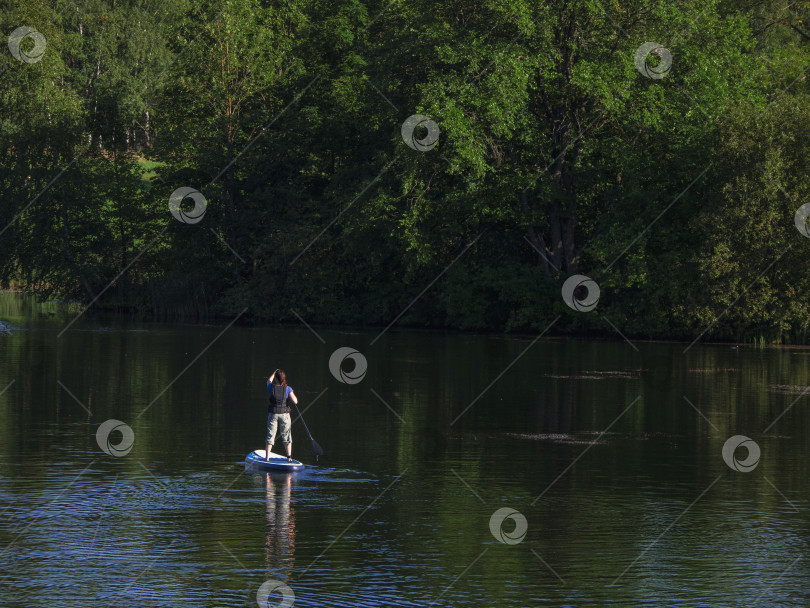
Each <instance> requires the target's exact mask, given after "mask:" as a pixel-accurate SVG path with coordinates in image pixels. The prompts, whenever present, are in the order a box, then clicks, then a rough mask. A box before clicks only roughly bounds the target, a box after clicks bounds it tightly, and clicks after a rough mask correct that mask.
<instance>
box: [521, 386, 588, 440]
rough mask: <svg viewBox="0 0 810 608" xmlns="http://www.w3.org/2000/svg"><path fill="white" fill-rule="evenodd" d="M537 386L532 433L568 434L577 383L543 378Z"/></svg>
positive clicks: (575, 401) (572, 415) (574, 404)
mask: <svg viewBox="0 0 810 608" xmlns="http://www.w3.org/2000/svg"><path fill="white" fill-rule="evenodd" d="M543 380H544V382H541V383H540V385H539V387H538V388H539V391H538V393H537V399H536V406H535V408H534V416H533V418H534V420H533V423H532V427H533V431H534V432H542V433H568V432H570V431H571V421H572V420H573V418H574V410H575V407H576V403H577V393H578V392H579V391H578V390H577V389H578V388H579V385H578V383H577V382H572V381H571V380H560V379H556V378H554V379H551V378H544V379H543Z"/></svg>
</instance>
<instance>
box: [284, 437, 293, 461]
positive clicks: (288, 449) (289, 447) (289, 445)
mask: <svg viewBox="0 0 810 608" xmlns="http://www.w3.org/2000/svg"><path fill="white" fill-rule="evenodd" d="M284 451H285V452H287V462H289V461H290V460H292V441H291V442H290V443H285V444H284Z"/></svg>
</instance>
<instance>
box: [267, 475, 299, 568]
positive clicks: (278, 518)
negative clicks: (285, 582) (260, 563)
mask: <svg viewBox="0 0 810 608" xmlns="http://www.w3.org/2000/svg"><path fill="white" fill-rule="evenodd" d="M264 479H265V484H266V486H265V500H266V505H265V564H266V566H267V573H268V576H270V577H272V578H288V577H290V576H291V575H292V569H293V564H294V562H295V556H294V554H295V512H294V509H293V508H292V507H291V505H290V493H291V490H292V476H291V475H290V474H289V473H282V474H278V473H274V474H270V473H265V474H264Z"/></svg>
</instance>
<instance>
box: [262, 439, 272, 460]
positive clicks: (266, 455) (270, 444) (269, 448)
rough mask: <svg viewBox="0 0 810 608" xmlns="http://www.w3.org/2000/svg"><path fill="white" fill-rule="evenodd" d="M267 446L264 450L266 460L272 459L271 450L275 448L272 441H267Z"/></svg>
mask: <svg viewBox="0 0 810 608" xmlns="http://www.w3.org/2000/svg"><path fill="white" fill-rule="evenodd" d="M265 446H266V447H267V449H266V450H265V452H264V460H265V462H266V461H268V460H270V451H271V450H272V449H273V444H272V443H267V444H265Z"/></svg>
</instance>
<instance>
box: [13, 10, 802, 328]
mask: <svg viewBox="0 0 810 608" xmlns="http://www.w3.org/2000/svg"><path fill="white" fill-rule="evenodd" d="M0 5H2V10H0V20H1V21H2V25H3V29H2V31H3V32H4V33H5V35H8V36H9V44H8V48H9V50H8V52H6V51H5V49H1V50H2V52H0V84H1V85H2V86H1V87H0V108H1V113H0V120H1V121H2V122H1V123H0V125H2V126H1V127H0V137H1V138H2V145H0V230H2V232H1V233H0V262H1V263H0V283H2V285H3V287H5V288H15V289H23V290H29V291H33V292H36V293H38V294H41V296H42V297H43V298H59V299H63V300H70V301H77V302H80V303H82V304H83V305H86V304H88V303H92V304H93V308H94V309H96V310H117V311H122V312H128V313H136V314H140V315H144V316H145V317H147V318H155V319H185V320H197V319H204V318H216V317H223V318H226V317H231V318H233V317H234V316H235V315H236V314H238V313H239V312H240V311H242V310H244V309H245V308H246V307H247V309H248V312H247V313H246V314H245V315H244V318H243V320H246V321H260V322H267V321H282V322H286V321H289V322H298V321H297V316H296V315H299V316H300V317H301V318H303V319H306V320H307V321H308V322H309V323H312V324H316V323H320V324H352V325H376V326H384V325H387V324H389V323H391V322H392V321H393V320H395V319H397V324H398V326H410V327H434V328H457V329H464V330H487V331H534V332H536V331H538V330H541V329H543V328H545V327H546V326H547V325H548V324H549V323H550V322H551V321H552V319H554V318H555V317H557V316H558V315H562V316H561V318H560V320H559V321H558V322H557V323H556V324H555V326H554V329H553V330H552V332H551V333H552V334H554V333H556V334H566V333H568V334H574V335H581V334H582V332H584V331H588V332H590V333H591V334H598V333H604V335H613V336H616V332H615V330H614V327H615V328H616V329H618V330H620V331H621V333H622V334H624V335H626V336H630V337H639V338H674V339H687V340H692V339H694V338H695V337H697V336H698V335H699V334H700V333H701V332H703V331H705V330H706V329H707V328H710V329H708V331H706V334H705V336H706V338H707V339H708V338H712V339H731V340H748V341H750V340H752V339H755V338H759V337H764V339H765V340H768V341H789V342H797V343H805V342H807V341H808V339H810V335H808V330H809V329H810V269H809V268H808V262H810V238H807V237H806V236H805V234H803V231H802V230H801V229H802V228H804V232H805V233H807V232H808V231H807V229H806V226H799V224H798V223H796V220H795V217H796V213H797V210H799V208H800V207H801V206H802V205H803V204H804V203H806V202H808V201H810V196H808V195H810V171H808V168H810V167H809V166H808V165H810V101H809V100H808V99H809V98H808V85H807V80H806V72H807V71H809V70H810V52H808V50H809V49H810V23H806V22H805V18H806V17H810V2H802V1H799V2H788V0H775V1H768V0H763V1H759V0H742V1H719V2H718V1H715V0H687V1H677V2H670V1H658V2H656V1H653V2H648V1H644V2H642V1H637V0H633V1H628V2H625V1H620V0H604V1H602V0H554V1H552V0H545V1H543V0H540V1H537V0H393V1H389V0H381V1H378V0H331V1H324V0H269V1H268V0H220V1H217V2H210V1H208V0H199V1H195V2H191V1H189V0H176V1H174V0H173V1H172V2H164V1H161V0H132V1H115V0H75V1H73V0H55V1H51V2H48V1H46V0H26V1H25V2H19V1H14V2H12V3H10V4H9V3H7V2H1V3H0ZM20 28H28V29H20ZM645 43H652V44H651V45H648V46H647V47H646V48H648V49H649V48H652V49H653V51H652V52H651V53H649V54H648V55H647V56H646V58H644V57H642V62H641V64H639V60H638V59H639V58H638V52H637V50H639V49H640V48H642V49H643V48H645V47H643V46H642V45H644V44H645ZM645 72H646V73H645ZM412 117H416V118H412ZM403 131H404V132H403ZM409 133H412V139H410V140H409V139H408V134H409ZM420 142H421V143H420ZM179 188H186V189H187V190H186V191H185V192H192V194H194V191H198V192H200V193H201V195H200V196H199V197H198V200H202V201H204V204H198V205H197V206H195V201H194V200H193V197H186V198H185V199H183V202H182V204H180V205H179V208H178V203H177V201H178V200H180V199H179V198H177V197H178V196H181V195H182V193H183V191H181V192H180V194H179V195H175V199H172V205H174V206H173V207H172V208H170V207H171V206H172V205H170V198H171V197H172V196H173V193H175V192H177V191H178V189H179ZM195 196H196V194H195ZM192 208H194V210H192ZM203 211H204V215H202V216H201V217H200V214H201V213H202V212H203ZM194 213H196V214H197V216H196V217H195V216H194V215H193V214H194ZM189 214H192V215H189ZM175 216H176V217H177V218H180V220H183V219H186V220H187V221H185V222H184V221H178V219H176V217H175ZM577 274H581V275H585V276H587V277H590V278H591V279H592V280H593V281H594V282H595V283H596V284H598V286H599V291H600V299H599V302H598V305H597V306H596V308H595V309H594V310H593V311H591V312H577V311H574V310H572V309H571V307H569V306H567V305H566V303H565V302H564V300H563V297H562V295H561V289H562V286H563V284H564V282H565V280H566V279H567V278H568V277H570V276H572V275H577ZM406 309H407V311H406V312H405V313H404V314H403V315H402V316H401V318H398V315H400V314H401V313H402V311H403V310H406Z"/></svg>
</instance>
